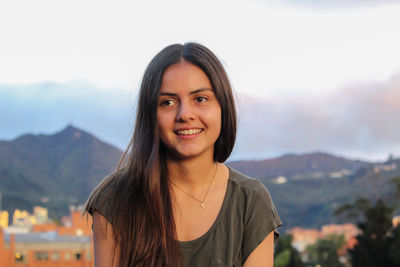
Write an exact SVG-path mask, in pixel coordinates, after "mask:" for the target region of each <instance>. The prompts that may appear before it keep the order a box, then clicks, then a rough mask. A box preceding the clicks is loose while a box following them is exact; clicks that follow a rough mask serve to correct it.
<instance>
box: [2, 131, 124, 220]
mask: <svg viewBox="0 0 400 267" xmlns="http://www.w3.org/2000/svg"><path fill="white" fill-rule="evenodd" d="M121 154H122V152H121V151H120V150H118V149H117V148H115V147H113V146H111V145H108V144H106V143H104V142H102V141H100V140H98V139H97V138H96V137H94V136H93V135H91V134H89V133H86V132H84V131H82V130H80V129H77V128H75V127H73V126H68V127H66V128H65V129H64V130H62V131H61V132H58V133H56V134H52V135H43V134H40V135H31V134H27V135H23V136H21V137H19V138H17V139H15V140H13V141H0V192H2V199H3V201H2V205H3V207H2V208H3V209H6V210H9V211H13V210H14V209H15V208H24V209H30V208H32V207H33V206H34V205H42V206H47V207H49V208H50V212H51V214H52V215H53V216H54V215H56V216H57V215H61V214H66V213H67V212H68V205H69V204H78V203H83V202H84V201H85V200H86V199H87V197H88V194H89V193H90V192H91V190H92V189H93V188H94V186H95V185H96V184H97V183H98V182H99V180H101V179H102V178H103V177H104V176H105V175H107V174H108V173H110V172H111V171H112V170H113V169H114V167H115V166H116V164H117V162H118V160H119V158H120V156H121ZM11 214H12V213H11Z"/></svg>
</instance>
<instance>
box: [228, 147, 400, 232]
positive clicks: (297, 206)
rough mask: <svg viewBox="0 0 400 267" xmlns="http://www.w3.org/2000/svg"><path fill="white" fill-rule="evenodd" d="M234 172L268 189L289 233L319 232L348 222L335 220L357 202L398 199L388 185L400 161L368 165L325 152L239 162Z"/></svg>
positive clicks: (399, 171) (232, 164)
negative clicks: (346, 206)
mask: <svg viewBox="0 0 400 267" xmlns="http://www.w3.org/2000/svg"><path fill="white" fill-rule="evenodd" d="M229 165H230V166H232V167H233V168H235V169H237V170H239V171H241V172H243V173H246V174H247V175H249V176H253V177H256V178H258V179H260V180H261V181H262V182H263V183H264V185H266V186H267V187H268V189H269V190H270V192H271V195H272V197H273V199H274V202H275V204H276V206H277V207H278V210H279V214H280V216H281V217H282V220H283V221H284V223H285V225H286V228H291V227H294V226H302V227H319V226H321V225H323V224H328V223H343V222H348V221H349V219H348V218H345V217H342V216H334V211H335V210H336V209H337V208H338V207H339V206H340V205H342V204H344V203H348V202H352V201H354V200H355V199H356V198H359V197H365V198H368V199H371V200H376V199H378V198H383V199H386V200H388V201H389V202H390V201H393V200H394V197H393V196H394V193H395V191H394V187H393V184H391V182H390V180H391V179H392V178H393V177H396V176H397V177H400V160H398V159H397V160H393V159H391V160H388V161H387V162H384V163H370V162H363V161H354V160H348V159H345V158H342V157H336V156H333V155H330V154H326V153H310V154H303V155H284V156H282V157H279V158H275V159H268V160H261V161H235V162H231V163H229Z"/></svg>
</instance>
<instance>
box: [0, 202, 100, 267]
mask: <svg viewBox="0 0 400 267" xmlns="http://www.w3.org/2000/svg"><path fill="white" fill-rule="evenodd" d="M91 225H92V222H91V217H90V216H88V217H86V216H82V208H81V207H76V206H70V215H69V216H64V217H62V219H61V222H58V221H54V220H52V219H50V218H49V217H48V210H47V209H46V208H44V207H40V206H35V207H34V208H33V213H32V214H31V213H29V212H28V211H26V210H19V209H16V210H15V211H14V214H13V215H12V221H11V224H9V214H8V211H0V266H9V267H13V266H21V267H22V266H27V267H28V266H29V267H51V266H60V267H61V266H65V267H67V266H71V267H91V266H94V263H93V246H92V231H91Z"/></svg>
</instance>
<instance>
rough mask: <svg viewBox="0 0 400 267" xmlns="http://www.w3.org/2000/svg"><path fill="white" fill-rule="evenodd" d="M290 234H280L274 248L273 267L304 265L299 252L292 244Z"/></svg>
mask: <svg viewBox="0 0 400 267" xmlns="http://www.w3.org/2000/svg"><path fill="white" fill-rule="evenodd" d="M292 241H293V237H292V236H291V235H284V236H281V237H280V238H279V240H278V244H277V245H276V249H275V256H274V257H275V261H274V267H305V265H304V263H303V262H302V260H301V257H300V254H299V252H298V251H297V250H296V249H295V248H294V247H293V245H292Z"/></svg>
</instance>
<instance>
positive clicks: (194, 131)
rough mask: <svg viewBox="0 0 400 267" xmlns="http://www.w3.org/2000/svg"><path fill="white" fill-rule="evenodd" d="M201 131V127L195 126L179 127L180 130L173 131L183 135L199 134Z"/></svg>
mask: <svg viewBox="0 0 400 267" xmlns="http://www.w3.org/2000/svg"><path fill="white" fill-rule="evenodd" d="M202 131H203V129H198V128H196V129H180V130H176V131H175V133H176V134H177V135H182V136H185V135H194V134H199V133H201V132H202Z"/></svg>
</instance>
